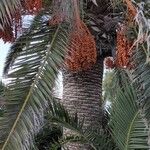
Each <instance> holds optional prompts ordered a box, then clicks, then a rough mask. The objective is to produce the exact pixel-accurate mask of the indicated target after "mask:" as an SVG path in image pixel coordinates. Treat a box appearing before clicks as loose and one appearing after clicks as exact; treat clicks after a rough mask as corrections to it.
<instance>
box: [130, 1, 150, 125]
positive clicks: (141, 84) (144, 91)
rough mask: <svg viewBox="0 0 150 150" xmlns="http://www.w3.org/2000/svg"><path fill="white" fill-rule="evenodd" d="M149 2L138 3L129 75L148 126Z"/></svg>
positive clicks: (149, 82)
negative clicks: (133, 50)
mask: <svg viewBox="0 0 150 150" xmlns="http://www.w3.org/2000/svg"><path fill="white" fill-rule="evenodd" d="M149 10H150V5H149V2H148V1H146V2H143V1H142V2H141V3H139V11H138V14H137V17H136V22H137V28H136V29H135V30H134V32H135V35H136V36H137V40H136V48H135V54H134V62H135V64H136V66H135V69H134V71H133V72H132V73H131V75H132V77H133V79H134V80H133V82H134V84H135V87H136V91H137V93H138V99H137V103H138V105H139V106H140V107H141V109H142V111H143V114H144V116H145V118H146V123H147V125H150V119H149V118H150V102H149V98H150V94H149V93H150V88H149V85H150V80H149V79H150V61H149V58H150V22H149V13H148V12H149Z"/></svg>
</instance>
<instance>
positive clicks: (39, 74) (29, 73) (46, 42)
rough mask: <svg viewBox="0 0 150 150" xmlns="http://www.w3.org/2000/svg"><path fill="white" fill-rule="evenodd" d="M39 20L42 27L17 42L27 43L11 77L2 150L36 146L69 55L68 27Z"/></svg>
mask: <svg viewBox="0 0 150 150" xmlns="http://www.w3.org/2000/svg"><path fill="white" fill-rule="evenodd" d="M39 20H40V21H39V22H41V23H40V25H41V26H39V27H38V28H35V30H32V32H30V33H29V34H27V35H24V36H23V37H21V38H20V39H19V40H18V41H19V43H18V44H17V43H15V44H16V47H15V48H16V49H19V48H20V47H19V44H20V43H25V44H24V46H23V47H21V49H22V50H21V51H20V52H19V54H18V56H17V58H16V60H15V61H14V62H13V63H12V64H11V66H12V67H11V68H10V69H9V71H8V74H7V81H8V85H7V89H8V90H7V91H6V99H7V101H6V113H5V115H4V117H3V118H1V121H0V143H1V144H0V146H1V147H0V148H1V149H2V150H12V149H18V150H19V149H20V150H23V149H30V148H31V147H34V144H33V136H34V134H36V133H37V132H38V131H39V129H40V128H41V126H42V124H43V118H44V111H45V110H46V108H47V107H48V100H51V98H52V93H51V89H52V86H53V84H54V80H55V78H56V76H57V73H58V70H59V68H60V66H61V65H62V63H63V59H64V55H65V53H66V46H67V41H68V31H69V28H68V25H66V24H62V25H59V26H53V27H48V26H47V24H44V23H43V22H42V20H43V18H42V16H41V18H40V19H39ZM25 41H26V42H25ZM15 48H14V49H15ZM8 68H9V67H8Z"/></svg>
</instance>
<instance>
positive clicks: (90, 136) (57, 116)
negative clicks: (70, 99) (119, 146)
mask: <svg viewBox="0 0 150 150" xmlns="http://www.w3.org/2000/svg"><path fill="white" fill-rule="evenodd" d="M49 105H50V108H51V109H50V111H49V115H48V116H49V122H50V123H54V124H57V125H59V126H61V127H64V128H66V129H69V130H70V131H71V132H73V133H74V134H73V135H66V136H64V137H62V138H61V139H60V140H59V143H56V145H55V144H54V147H57V146H60V145H61V146H62V147H63V145H65V144H66V143H68V142H73V143H74V142H79V143H88V144H89V145H91V147H93V148H94V149H95V150H96V149H100V150H108V149H109V150H111V149H114V148H115V147H116V146H115V144H114V143H113V140H112V138H111V136H110V135H108V134H106V133H105V131H104V130H102V129H100V130H97V129H93V128H92V126H91V127H88V128H87V129H83V123H84V118H83V119H82V120H80V121H79V118H78V115H77V114H76V113H75V114H74V115H70V114H69V112H68V111H67V110H66V109H65V108H64V106H63V105H62V104H61V103H60V102H59V101H58V100H53V101H51V102H50V104H49ZM95 130H97V132H95Z"/></svg>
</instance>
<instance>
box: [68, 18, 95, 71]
mask: <svg viewBox="0 0 150 150" xmlns="http://www.w3.org/2000/svg"><path fill="white" fill-rule="evenodd" d="M96 58H97V53H96V44H95V41H94V38H93V36H92V35H91V33H90V32H89V30H88V28H87V26H86V25H85V24H84V23H83V22H82V21H81V20H78V21H77V23H76V26H75V27H74V30H73V31H72V33H71V39H70V44H69V47H68V55H67V58H66V60H65V63H66V67H67V69H69V70H70V71H73V72H78V71H82V70H87V69H90V68H91V67H92V66H93V65H94V64H95V63H96Z"/></svg>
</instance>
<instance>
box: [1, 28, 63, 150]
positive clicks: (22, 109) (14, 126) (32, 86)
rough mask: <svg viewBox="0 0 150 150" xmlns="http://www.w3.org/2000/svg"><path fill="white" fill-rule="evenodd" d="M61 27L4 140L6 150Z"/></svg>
mask: <svg viewBox="0 0 150 150" xmlns="http://www.w3.org/2000/svg"><path fill="white" fill-rule="evenodd" d="M59 28H60V26H58V28H57V30H56V32H55V34H54V37H53V39H52V41H51V44H50V47H49V49H48V52H47V54H46V56H45V60H44V61H43V63H42V65H41V67H40V68H39V71H38V73H37V74H36V78H35V80H34V82H33V83H32V85H31V88H30V90H29V93H28V95H27V97H26V99H25V101H24V103H23V105H22V107H21V110H20V112H19V113H18V115H17V118H16V120H15V122H14V124H13V126H12V128H11V131H10V133H9V135H8V136H7V138H6V141H5V142H4V144H3V146H2V150H5V147H6V146H7V143H8V141H9V139H10V137H11V135H12V133H13V132H14V130H15V128H16V126H17V123H18V121H19V119H20V117H21V115H22V113H23V111H24V109H25V107H26V105H27V103H28V101H29V100H30V96H31V94H32V91H33V90H34V88H35V85H36V83H37V81H38V80H39V76H40V75H41V71H42V69H43V67H44V65H45V63H46V60H47V59H48V56H49V54H50V52H51V49H52V47H53V44H54V41H55V39H56V37H57V34H58V31H59Z"/></svg>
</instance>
